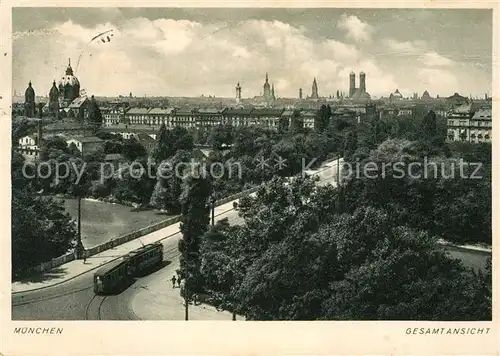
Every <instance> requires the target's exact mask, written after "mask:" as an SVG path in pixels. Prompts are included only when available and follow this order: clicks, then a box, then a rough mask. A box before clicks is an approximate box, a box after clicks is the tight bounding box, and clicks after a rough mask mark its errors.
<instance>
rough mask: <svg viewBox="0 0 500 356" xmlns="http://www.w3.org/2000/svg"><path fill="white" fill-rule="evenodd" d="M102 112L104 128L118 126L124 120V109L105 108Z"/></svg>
mask: <svg viewBox="0 0 500 356" xmlns="http://www.w3.org/2000/svg"><path fill="white" fill-rule="evenodd" d="M101 111H102V116H103V121H104V122H103V123H104V126H106V127H107V126H113V125H118V124H119V123H121V122H123V120H124V119H125V109H124V108H123V107H121V106H114V107H110V108H106V109H105V110H101Z"/></svg>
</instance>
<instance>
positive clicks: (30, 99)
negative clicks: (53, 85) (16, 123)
mask: <svg viewBox="0 0 500 356" xmlns="http://www.w3.org/2000/svg"><path fill="white" fill-rule="evenodd" d="M24 116H26V117H35V90H34V89H33V87H32V86H31V80H30V82H29V84H28V88H26V91H25V92H24Z"/></svg>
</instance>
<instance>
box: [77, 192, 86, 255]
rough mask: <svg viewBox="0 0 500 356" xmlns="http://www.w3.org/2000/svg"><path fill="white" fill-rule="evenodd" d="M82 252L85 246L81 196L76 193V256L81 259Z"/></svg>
mask: <svg viewBox="0 0 500 356" xmlns="http://www.w3.org/2000/svg"><path fill="white" fill-rule="evenodd" d="M84 252H85V248H84V247H83V243H82V197H81V195H80V194H78V234H77V241H76V258H77V259H81V258H82V257H83V253H84ZM84 262H85V261H84Z"/></svg>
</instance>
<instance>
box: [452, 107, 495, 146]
mask: <svg viewBox="0 0 500 356" xmlns="http://www.w3.org/2000/svg"><path fill="white" fill-rule="evenodd" d="M447 126H448V141H462V142H473V143H478V142H491V137H492V121H491V107H480V108H477V109H475V108H474V106H473V104H472V103H469V104H463V105H461V106H458V107H456V108H455V109H453V110H451V111H450V112H449V113H448V117H447Z"/></svg>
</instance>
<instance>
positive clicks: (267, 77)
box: [266, 72, 269, 83]
mask: <svg viewBox="0 0 500 356" xmlns="http://www.w3.org/2000/svg"><path fill="white" fill-rule="evenodd" d="M268 81H269V76H268V75H267V72H266V83H267V82H268Z"/></svg>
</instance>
